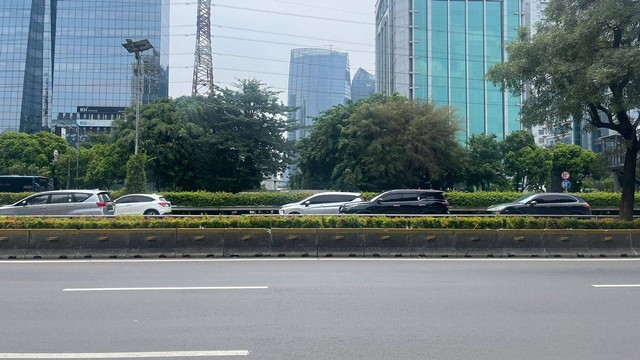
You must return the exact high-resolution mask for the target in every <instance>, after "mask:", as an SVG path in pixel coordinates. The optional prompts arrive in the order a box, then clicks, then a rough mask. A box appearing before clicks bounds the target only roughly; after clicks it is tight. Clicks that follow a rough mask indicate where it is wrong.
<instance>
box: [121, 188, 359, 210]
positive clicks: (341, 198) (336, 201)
mask: <svg viewBox="0 0 640 360" xmlns="http://www.w3.org/2000/svg"><path fill="white" fill-rule="evenodd" d="M356 201H362V198H361V197H360V193H352V192H322V193H318V194H314V195H311V196H309V197H308V198H306V199H304V200H302V201H300V202H295V203H291V204H286V205H283V206H282V207H281V208H280V210H279V211H278V212H279V213H280V214H283V215H284V214H338V208H339V207H340V205H342V204H345V203H348V202H356ZM118 206H119V205H118Z"/></svg>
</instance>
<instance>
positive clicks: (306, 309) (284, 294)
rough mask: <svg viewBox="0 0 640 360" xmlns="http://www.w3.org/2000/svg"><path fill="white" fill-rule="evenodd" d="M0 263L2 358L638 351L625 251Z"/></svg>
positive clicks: (633, 281)
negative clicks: (526, 256) (608, 255)
mask: <svg viewBox="0 0 640 360" xmlns="http://www.w3.org/2000/svg"><path fill="white" fill-rule="evenodd" d="M0 273H1V274H2V275H1V276H0V289H2V290H1V291H0V359H4V358H12V359H27V358H42V359H52V358H58V359H59V358H66V359H71V358H157V359H162V358H169V357H173V358H183V359H191V358H194V359H198V358H199V359H205V358H207V359H278V360H279V359H291V360H293V359H296V360H300V359H402V360H405V359H465V360H466V359H474V360H482V359H487V360H489V359H490V360H496V359H537V360H538V359H563V360H570V359H576V360H578V359H579V360H587V359H598V360H601V359H616V360H621V359H637V358H638V356H639V355H638V339H639V337H640V307H639V306H638V303H639V302H640V260H634V259H627V260H587V259H580V260H562V259H560V260H546V259H537V260H508V259H495V260H490V259H482V260H473V259H450V260H445V259H442V260H441V259H436V260H428V259H390V260H385V259H357V260H356V259H309V260H278V259H266V260H253V259H251V260H232V259H224V260H203V261H196V260H160V261H156V260H143V261H128V260H115V261H96V260H94V261H55V262H45V261H35V262H29V261H3V262H0ZM594 285H596V286H594ZM602 285H606V286H604V287H602ZM621 285H624V286H621ZM634 285H637V286H634Z"/></svg>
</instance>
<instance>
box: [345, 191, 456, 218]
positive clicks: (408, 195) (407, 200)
mask: <svg viewBox="0 0 640 360" xmlns="http://www.w3.org/2000/svg"><path fill="white" fill-rule="evenodd" d="M338 211H339V212H340V213H342V214H448V213H449V203H448V202H447V200H446V199H445V198H444V192H442V191H440V190H420V189H417V190H416V189H405V190H391V191H387V192H384V193H382V194H380V195H378V196H376V197H374V198H373V199H371V201H362V202H355V203H347V204H344V205H342V206H340V208H339V209H338Z"/></svg>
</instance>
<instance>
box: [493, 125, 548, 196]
mask: <svg viewBox="0 0 640 360" xmlns="http://www.w3.org/2000/svg"><path fill="white" fill-rule="evenodd" d="M500 145H501V148H502V156H503V158H504V161H503V164H504V170H505V174H506V175H508V176H511V177H512V180H513V188H514V189H515V191H524V190H525V189H526V188H527V187H528V186H532V187H535V188H541V187H542V185H544V184H545V182H546V180H547V179H548V177H549V171H551V157H550V154H548V151H547V150H546V149H544V148H540V147H538V146H536V143H535V140H534V138H533V135H532V134H531V133H530V132H528V131H525V130H520V131H514V132H512V133H511V134H509V135H507V137H506V138H505V139H504V141H502V143H501V144H500Z"/></svg>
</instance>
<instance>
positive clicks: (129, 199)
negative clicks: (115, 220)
mask: <svg viewBox="0 0 640 360" xmlns="http://www.w3.org/2000/svg"><path fill="white" fill-rule="evenodd" d="M135 198H136V197H135V196H134V195H125V196H123V197H121V198H119V199H118V202H117V203H116V213H118V214H124V215H126V214H138V212H137V211H136V206H139V204H137V203H136V199H135Z"/></svg>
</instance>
